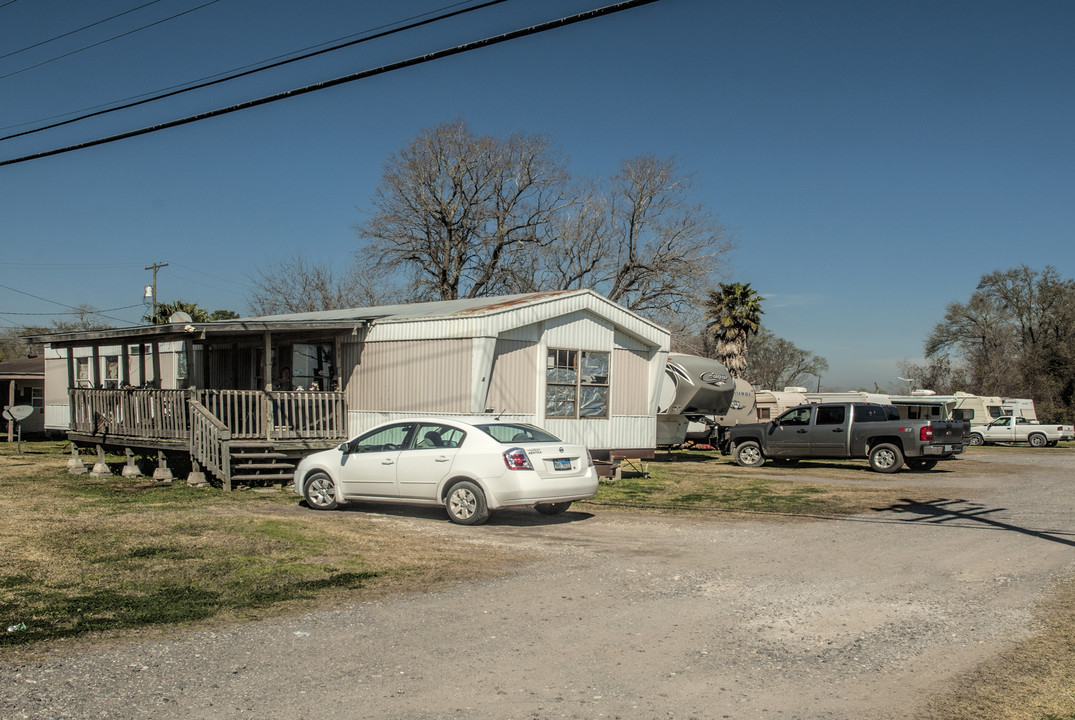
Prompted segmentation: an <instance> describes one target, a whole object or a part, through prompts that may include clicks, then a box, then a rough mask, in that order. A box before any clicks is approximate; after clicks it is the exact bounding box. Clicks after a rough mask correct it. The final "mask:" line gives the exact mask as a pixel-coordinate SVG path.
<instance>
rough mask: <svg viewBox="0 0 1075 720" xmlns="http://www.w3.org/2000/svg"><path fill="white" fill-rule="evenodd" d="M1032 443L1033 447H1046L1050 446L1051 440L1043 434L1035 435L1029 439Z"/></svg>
mask: <svg viewBox="0 0 1075 720" xmlns="http://www.w3.org/2000/svg"><path fill="white" fill-rule="evenodd" d="M1027 440H1029V441H1030V446H1031V447H1045V446H1046V445H1048V444H1049V438H1047V437H1045V436H1044V435H1042V434H1041V433H1034V434H1033V435H1031V436H1030V437H1028V438H1027Z"/></svg>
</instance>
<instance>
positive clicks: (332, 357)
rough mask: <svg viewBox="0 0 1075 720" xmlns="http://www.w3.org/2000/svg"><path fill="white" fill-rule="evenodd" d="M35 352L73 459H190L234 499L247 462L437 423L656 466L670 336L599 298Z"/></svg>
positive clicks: (167, 329) (426, 307)
mask: <svg viewBox="0 0 1075 720" xmlns="http://www.w3.org/2000/svg"><path fill="white" fill-rule="evenodd" d="M33 340H35V341H38V342H45V343H48V349H49V351H50V355H48V356H47V357H46V377H47V378H48V381H54V384H55V386H56V388H55V389H48V390H47V392H48V393H49V396H50V397H57V398H58V397H60V396H62V395H66V396H67V400H68V407H67V418H68V422H67V433H68V437H69V439H71V441H72V443H73V446H74V447H77V446H79V445H83V446H96V447H97V448H98V455H99V457H103V449H104V448H106V447H111V448H116V447H118V448H124V449H125V450H126V451H127V453H128V458H130V456H131V454H132V452H133V451H144V450H147V449H148V450H151V451H155V452H157V454H158V461H159V462H163V460H164V459H165V458H164V455H165V454H166V453H169V452H171V453H189V454H190V457H191V458H192V460H193V461H194V463H195V467H199V466H202V467H205V468H206V469H207V470H209V471H210V473H211V474H212V475H214V476H216V477H218V478H220V479H221V480H222V481H223V482H224V484H225V486H230V483H231V480H233V479H234V478H233V477H232V475H233V474H235V472H234V471H237V468H236V467H235V463H234V458H235V457H240V456H241V457H244V458H248V457H253V456H254V455H256V454H261V455H263V456H272V457H274V458H277V459H279V458H280V457H287V458H288V459H293V458H295V457H298V456H299V455H302V454H304V453H306V452H309V451H310V450H313V449H319V448H323V447H329V446H331V445H333V444H336V443H338V442H339V441H340V440H341V439H344V438H346V437H349V436H353V435H356V434H358V433H360V432H362V431H363V430H365V429H367V428H369V427H372V426H373V425H375V424H377V423H379V422H383V421H387V420H394V419H397V418H407V417H414V416H417V415H430V414H438V415H445V416H464V417H469V416H475V415H495V416H497V417H501V418H510V419H513V420H519V421H523V422H530V423H534V424H537V425H541V426H543V427H545V428H547V429H548V430H550V431H552V432H553V433H554V434H556V435H559V436H560V437H562V438H563V439H564V440H565V441H569V442H574V443H579V444H584V445H586V446H587V447H589V448H591V450H592V451H593V453H594V455H595V457H599V458H600V457H602V456H614V455H616V454H621V455H626V456H632V457H650V456H652V454H653V449H654V447H655V446H656V414H657V404H658V397H657V393H658V390H659V387H660V384H661V382H662V380H663V376H664V370H665V364H666V360H667V357H668V348H669V333H668V331H667V330H665V329H664V328H662V327H660V326H658V325H657V324H655V323H653V322H651V321H649V320H647V319H645V318H643V317H641V316H639V315H637V314H635V313H633V312H630V311H628V310H626V309H625V308H623V307H621V306H619V305H617V304H615V303H613V302H611V301H609V300H607V299H606V298H604V297H602V296H601V295H598V294H597V293H595V292H593V291H591V290H572V291H559V292H547V293H531V294H526V295H513V296H503V297H492V298H476V299H465V300H449V301H442V302H429V303H415V304H408V305H393V306H381V307H372V308H353V309H347V310H329V311H323V312H312V313H295V314H289V315H275V316H266V317H254V318H241V319H238V320H223V321H218V322H210V323H193V322H177V323H171V324H166V325H150V326H142V327H136V328H124V329H111V330H101V331H92V332H82V333H60V334H54V335H45V336H39V337H36V338H33ZM50 365H51V371H50ZM48 381H47V384H48ZM55 416H56V417H57V418H59V417H60V412H59V410H57V411H56V415H55ZM255 448H256V450H257V452H255V451H254V449H255ZM240 449H242V451H241V452H240V451H239V450H240ZM74 460H76V458H73V461H74ZM265 464H266V463H264V462H252V463H250V465H251V467H250V468H247V469H253V466H262V465H265ZM276 464H278V465H284V464H285V463H284V462H283V461H280V462H278V463H276ZM277 469H278V470H279V472H276V473H275V477H276V479H283V480H284V481H286V478H282V476H283V475H286V469H285V468H283V467H280V468H277ZM254 474H255V473H252V472H249V473H248V472H246V470H245V469H244V470H243V471H242V472H239V473H238V476H241V477H242V478H243V479H244V480H252V481H254V482H256V479H254V477H252V476H253V475H254Z"/></svg>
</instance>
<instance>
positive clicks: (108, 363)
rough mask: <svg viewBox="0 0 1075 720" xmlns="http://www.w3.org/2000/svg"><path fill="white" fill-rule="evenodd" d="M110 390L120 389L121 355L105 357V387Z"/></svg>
mask: <svg viewBox="0 0 1075 720" xmlns="http://www.w3.org/2000/svg"><path fill="white" fill-rule="evenodd" d="M104 386H105V387H106V388H108V389H110V390H115V389H116V388H118V387H119V355H105V385H104Z"/></svg>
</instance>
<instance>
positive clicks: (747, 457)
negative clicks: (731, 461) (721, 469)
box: [732, 440, 765, 467]
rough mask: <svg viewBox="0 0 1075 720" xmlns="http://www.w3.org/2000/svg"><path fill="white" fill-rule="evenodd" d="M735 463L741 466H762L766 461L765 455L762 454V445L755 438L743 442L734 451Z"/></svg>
mask: <svg viewBox="0 0 1075 720" xmlns="http://www.w3.org/2000/svg"><path fill="white" fill-rule="evenodd" d="M732 457H734V458H735V464H736V465H739V466H741V467H761V466H762V463H764V462H765V456H764V455H762V454H761V446H760V445H758V443H756V442H754V441H753V440H747V441H746V442H741V443H739V444H738V445H736V446H735V450H733V451H732Z"/></svg>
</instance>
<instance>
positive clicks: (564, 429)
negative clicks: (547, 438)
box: [545, 415, 657, 450]
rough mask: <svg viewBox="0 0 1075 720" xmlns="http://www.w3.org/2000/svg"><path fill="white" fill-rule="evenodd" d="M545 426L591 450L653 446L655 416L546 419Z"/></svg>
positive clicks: (655, 431) (655, 441)
mask: <svg viewBox="0 0 1075 720" xmlns="http://www.w3.org/2000/svg"><path fill="white" fill-rule="evenodd" d="M545 429H546V430H548V431H549V432H551V433H552V434H553V435H556V436H557V437H559V438H561V439H562V440H564V442H572V443H579V444H581V445H585V446H586V447H588V448H590V449H591V450H618V449H626V448H654V447H656V446H657V418H656V416H652V415H637V416H636V415H631V416H616V417H613V418H611V419H609V420H568V419H559V418H548V419H546V420H545Z"/></svg>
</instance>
